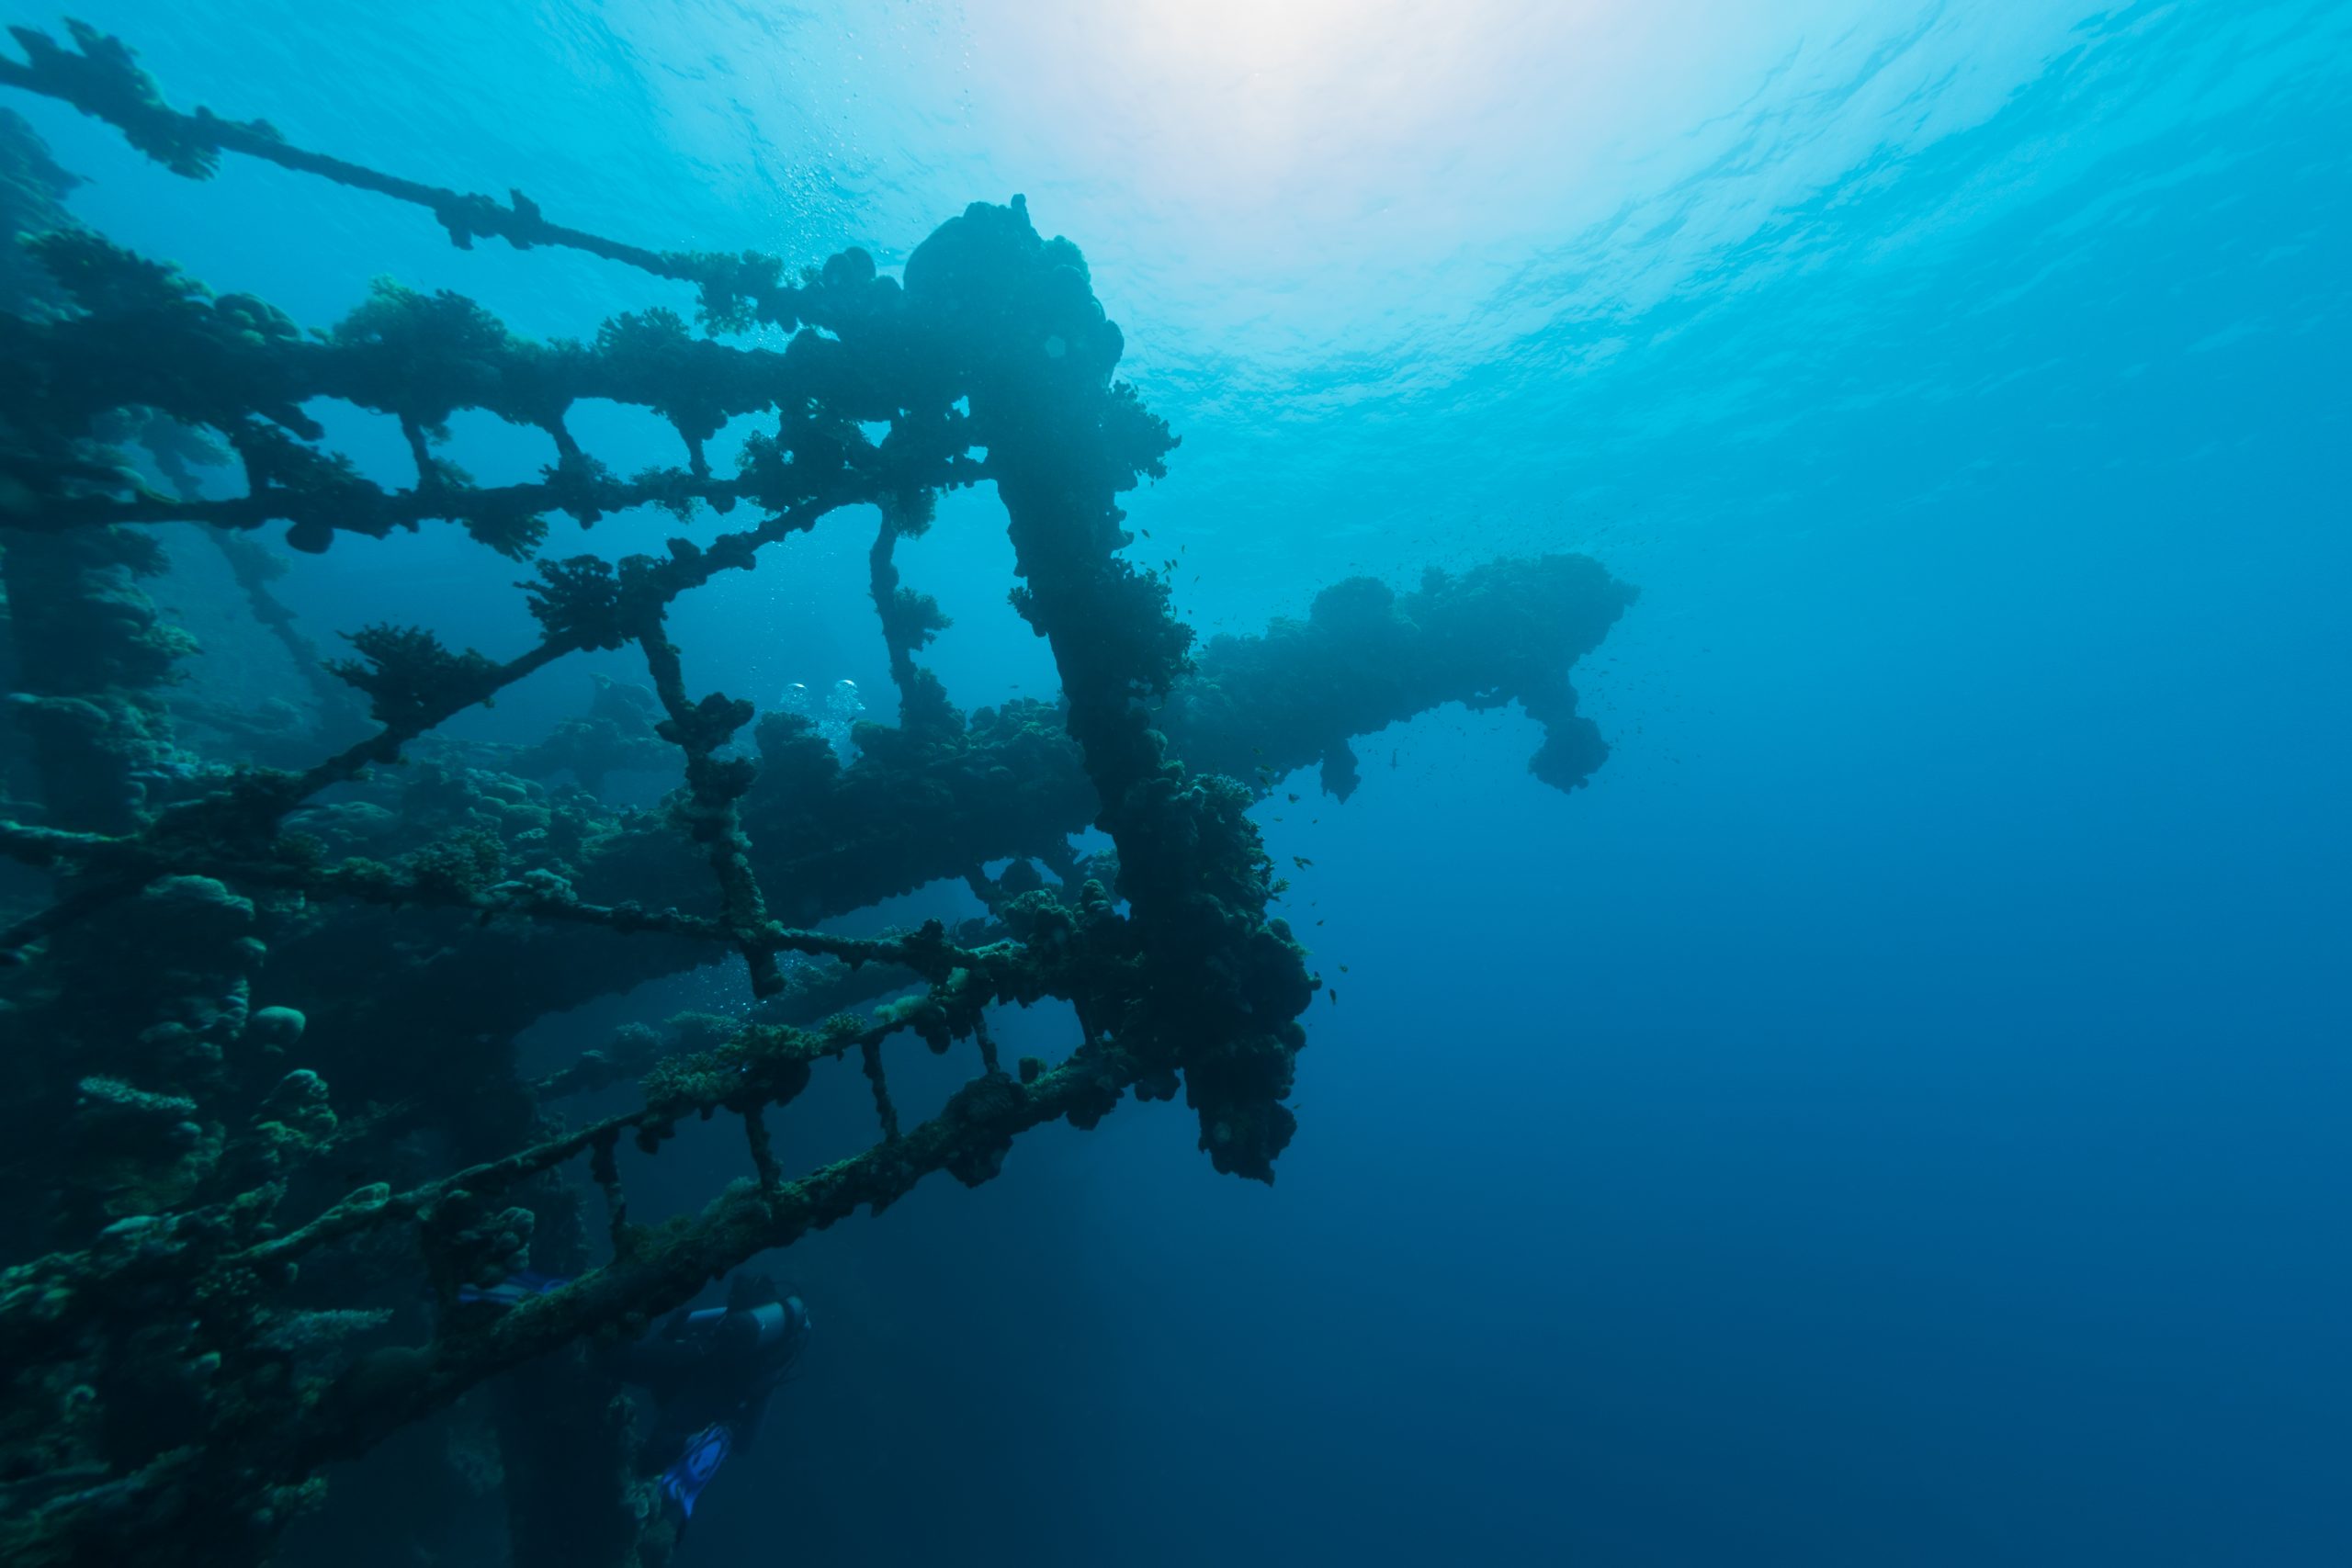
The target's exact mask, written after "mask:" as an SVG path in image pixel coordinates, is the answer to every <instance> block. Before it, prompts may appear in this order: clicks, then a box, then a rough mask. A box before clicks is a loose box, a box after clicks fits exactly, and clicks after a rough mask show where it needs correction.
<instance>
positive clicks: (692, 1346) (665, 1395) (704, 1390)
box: [613, 1279, 809, 1514]
mask: <svg viewBox="0 0 2352 1568" xmlns="http://www.w3.org/2000/svg"><path fill="white" fill-rule="evenodd" d="M746 1286H748V1288H746ZM808 1337H809V1310H808V1308H807V1307H805V1306H804V1305H802V1304H801V1301H800V1298H799V1297H797V1296H785V1295H780V1294H779V1293H778V1292H776V1290H775V1286H773V1285H770V1284H769V1283H768V1282H767V1281H766V1280H756V1279H754V1280H749V1281H745V1280H739V1281H738V1288H737V1290H736V1291H735V1292H734V1294H733V1296H732V1298H731V1299H730V1300H729V1303H728V1305H727V1307H726V1309H725V1310H724V1311H718V1310H713V1311H708V1312H697V1313H685V1312H681V1313H678V1314H675V1315H674V1316H673V1317H672V1318H671V1319H670V1320H669V1321H668V1322H667V1323H665V1324H663V1325H662V1327H661V1329H660V1330H658V1331H657V1332H656V1333H654V1334H652V1335H650V1336H649V1337H646V1338H643V1339H639V1340H638V1341H636V1342H635V1343H633V1344H630V1345H627V1346H624V1347H622V1348H620V1350H619V1351H618V1352H617V1353H616V1356H615V1358H614V1365H613V1371H615V1373H616V1374H617V1375H618V1376H619V1377H621V1378H622V1379H623V1380H625V1381H627V1382H633V1383H636V1384H637V1385H638V1386H639V1387H640V1388H642V1389H644V1390H645V1391H646V1392H647V1393H650V1394H651V1395H652V1396H653V1404H654V1426H653V1435H652V1436H651V1438H649V1439H648V1441H647V1443H646V1457H647V1459H648V1460H649V1461H650V1463H649V1464H648V1466H647V1468H648V1469H649V1470H650V1469H651V1468H652V1467H653V1465H663V1466H673V1465H674V1463H675V1462H676V1461H678V1460H679V1458H680V1457H681V1456H682V1455H684V1453H685V1452H686V1450H688V1448H689V1446H690V1445H691V1444H693V1443H694V1442H695V1440H696V1439H697V1438H701V1437H702V1436H703V1435H704V1434H706V1433H707V1432H709V1431H710V1430H711V1429H712V1428H714V1427H716V1428H723V1429H724V1430H725V1431H726V1433H727V1444H728V1451H729V1452H734V1453H741V1452H742V1451H744V1450H748V1449H749V1448H750V1447H751V1446H752V1441H753V1440H754V1438H756V1437H757V1436H758V1434H759V1429H760V1420H761V1417H762V1416H764V1415H765V1414H766V1413H767V1405H768V1398H769V1396H770V1395H771V1394H773V1393H775V1390H776V1387H777V1385H778V1384H779V1383H781V1382H783V1381H784V1379H785V1374H786V1373H787V1372H789V1371H791V1370H792V1364H793V1362H794V1361H795V1360H797V1359H798V1358H799V1355H800V1348H801V1346H802V1344H803V1343H805V1342H806V1341H807V1339H808ZM722 1457H723V1456H722ZM696 1489H697V1490H698V1489H699V1488H698V1487H697V1488H696ZM680 1500H681V1502H682V1503H683V1505H684V1507H685V1510H686V1512H688V1513H690V1514H691V1513H692V1512H693V1511H694V1506H693V1502H692V1499H691V1497H683V1498H681V1499H680Z"/></svg>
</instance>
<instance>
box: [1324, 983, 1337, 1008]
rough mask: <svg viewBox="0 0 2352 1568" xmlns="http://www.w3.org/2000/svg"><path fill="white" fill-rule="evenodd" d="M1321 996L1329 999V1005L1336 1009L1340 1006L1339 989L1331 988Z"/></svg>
mask: <svg viewBox="0 0 2352 1568" xmlns="http://www.w3.org/2000/svg"><path fill="white" fill-rule="evenodd" d="M1323 994H1324V995H1325V996H1327V997H1329V998H1331V1005H1332V1006H1333V1007H1338V1006H1339V1005H1340V988H1339V987H1337V986H1334V987H1331V988H1330V989H1329V990H1328V991H1326V992H1324V993H1323Z"/></svg>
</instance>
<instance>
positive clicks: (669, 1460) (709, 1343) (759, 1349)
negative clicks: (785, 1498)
mask: <svg viewBox="0 0 2352 1568" xmlns="http://www.w3.org/2000/svg"><path fill="white" fill-rule="evenodd" d="M567 1283H569V1281H568V1280H560V1279H555V1278H553V1277H551V1276H548V1275H543V1274H532V1273H527V1272H526V1273H519V1274H515V1275H511V1276H509V1277H508V1279H507V1280H506V1281H505V1282H504V1283H503V1284H500V1285H496V1286H492V1287H491V1288H490V1289H487V1290H481V1289H477V1288H474V1287H467V1288H466V1289H464V1290H462V1291H460V1292H458V1300H459V1301H461V1302H466V1303H485V1304H489V1305H502V1306H503V1305H512V1304H513V1303H515V1302H518V1301H520V1300H522V1299H523V1298H525V1297H526V1296H530V1295H539V1294H544V1293H546V1292H549V1291H553V1290H556V1289H558V1288H560V1287H561V1286H563V1285H565V1284H567ZM808 1340H809V1308H808V1306H807V1305H806V1304H805V1303H803V1302H802V1301H801V1300H800V1298H799V1297H798V1296H797V1295H787V1294H786V1293H785V1292H782V1291H780V1290H778V1289H777V1288H776V1285H775V1281H774V1280H770V1279H768V1278H767V1276H765V1275H764V1274H738V1275H736V1276H734V1277H733V1278H732V1279H730V1280H729V1281H728V1289H727V1304H726V1305H725V1306H723V1307H707V1308H705V1309H703V1310H702V1311H700V1312H688V1311H686V1310H685V1309H684V1308H683V1307H682V1308H680V1309H679V1310H678V1311H677V1312H675V1313H673V1314H671V1315H670V1317H669V1318H668V1319H667V1320H666V1321H665V1322H663V1324H662V1326H661V1327H660V1328H658V1329H656V1330H654V1331H653V1332H652V1333H651V1334H649V1335H647V1336H646V1337H644V1338H641V1339H637V1340H633V1341H631V1342H630V1343H628V1344H626V1345H621V1346H616V1347H614V1348H610V1349H607V1350H605V1351H602V1352H600V1353H599V1354H598V1355H597V1358H596V1361H597V1365H598V1366H599V1367H601V1368H602V1369H603V1370H605V1371H608V1372H609V1373H611V1374H612V1375H613V1376H614V1377H616V1378H618V1379H619V1380H620V1381H622V1382H628V1383H634V1384H636V1385H637V1386H638V1387H639V1388H641V1389H643V1390H645V1392H646V1393H648V1394H649V1395H650V1396H651V1398H652V1401H653V1431H652V1433H651V1435H650V1437H648V1438H647V1439H646V1442H645V1446H644V1448H643V1449H642V1450H640V1452H639V1471H640V1472H641V1473H643V1474H647V1475H656V1474H658V1475H659V1477H660V1480H659V1483H658V1484H659V1486H660V1488H661V1492H662V1506H663V1508H664V1510H665V1511H670V1510H674V1520H675V1524H676V1527H677V1533H678V1535H679V1536H680V1537H681V1538H683V1537H684V1534H685V1529H686V1524H687V1521H689V1520H691V1519H692V1518H693V1517H694V1513H695V1501H696V1499H698V1498H699V1497H700V1496H701V1495H702V1489H703V1488H704V1487H705V1486H707V1485H708V1484H709V1483H710V1478H711V1477H712V1476H713V1475H714V1474H716V1473H717V1472H718V1467H719V1465H721V1464H722V1463H724V1462H725V1461H726V1460H727V1458H728V1456H729V1455H730V1454H737V1453H744V1452H748V1451H749V1450H750V1449H751V1447H752V1443H753V1442H754V1441H755V1440H756V1439H757V1438H758V1436H759V1430H760V1420H761V1418H762V1417H763V1416H765V1415H766V1414H767V1407H768V1400H769V1398H770V1396H771V1395H773V1394H774V1393H775V1391H776V1389H777V1387H778V1386H780V1385H781V1384H782V1383H783V1382H784V1381H785V1379H786V1376H787V1375H788V1374H789V1373H790V1372H791V1371H792V1368H793V1364H794V1363H795V1362H796V1361H797V1360H798V1359H800V1351H801V1348H802V1347H803V1346H804V1345H806V1344H807V1343H808Z"/></svg>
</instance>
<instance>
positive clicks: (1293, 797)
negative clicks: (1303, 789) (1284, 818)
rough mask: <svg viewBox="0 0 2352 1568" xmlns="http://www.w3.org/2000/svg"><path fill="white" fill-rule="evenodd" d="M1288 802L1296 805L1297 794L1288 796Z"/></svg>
mask: <svg viewBox="0 0 2352 1568" xmlns="http://www.w3.org/2000/svg"><path fill="white" fill-rule="evenodd" d="M1290 803H1291V804H1292V805H1293V806H1296V805H1297V804H1298V796H1296V795H1292V796H1291V797H1290Z"/></svg>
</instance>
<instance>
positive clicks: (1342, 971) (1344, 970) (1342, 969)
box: [1340, 964, 1348, 975]
mask: <svg viewBox="0 0 2352 1568" xmlns="http://www.w3.org/2000/svg"><path fill="white" fill-rule="evenodd" d="M1347 972H1348V966H1347V965H1346V964H1340V974H1342V975H1344V974H1346V973H1347Z"/></svg>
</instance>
